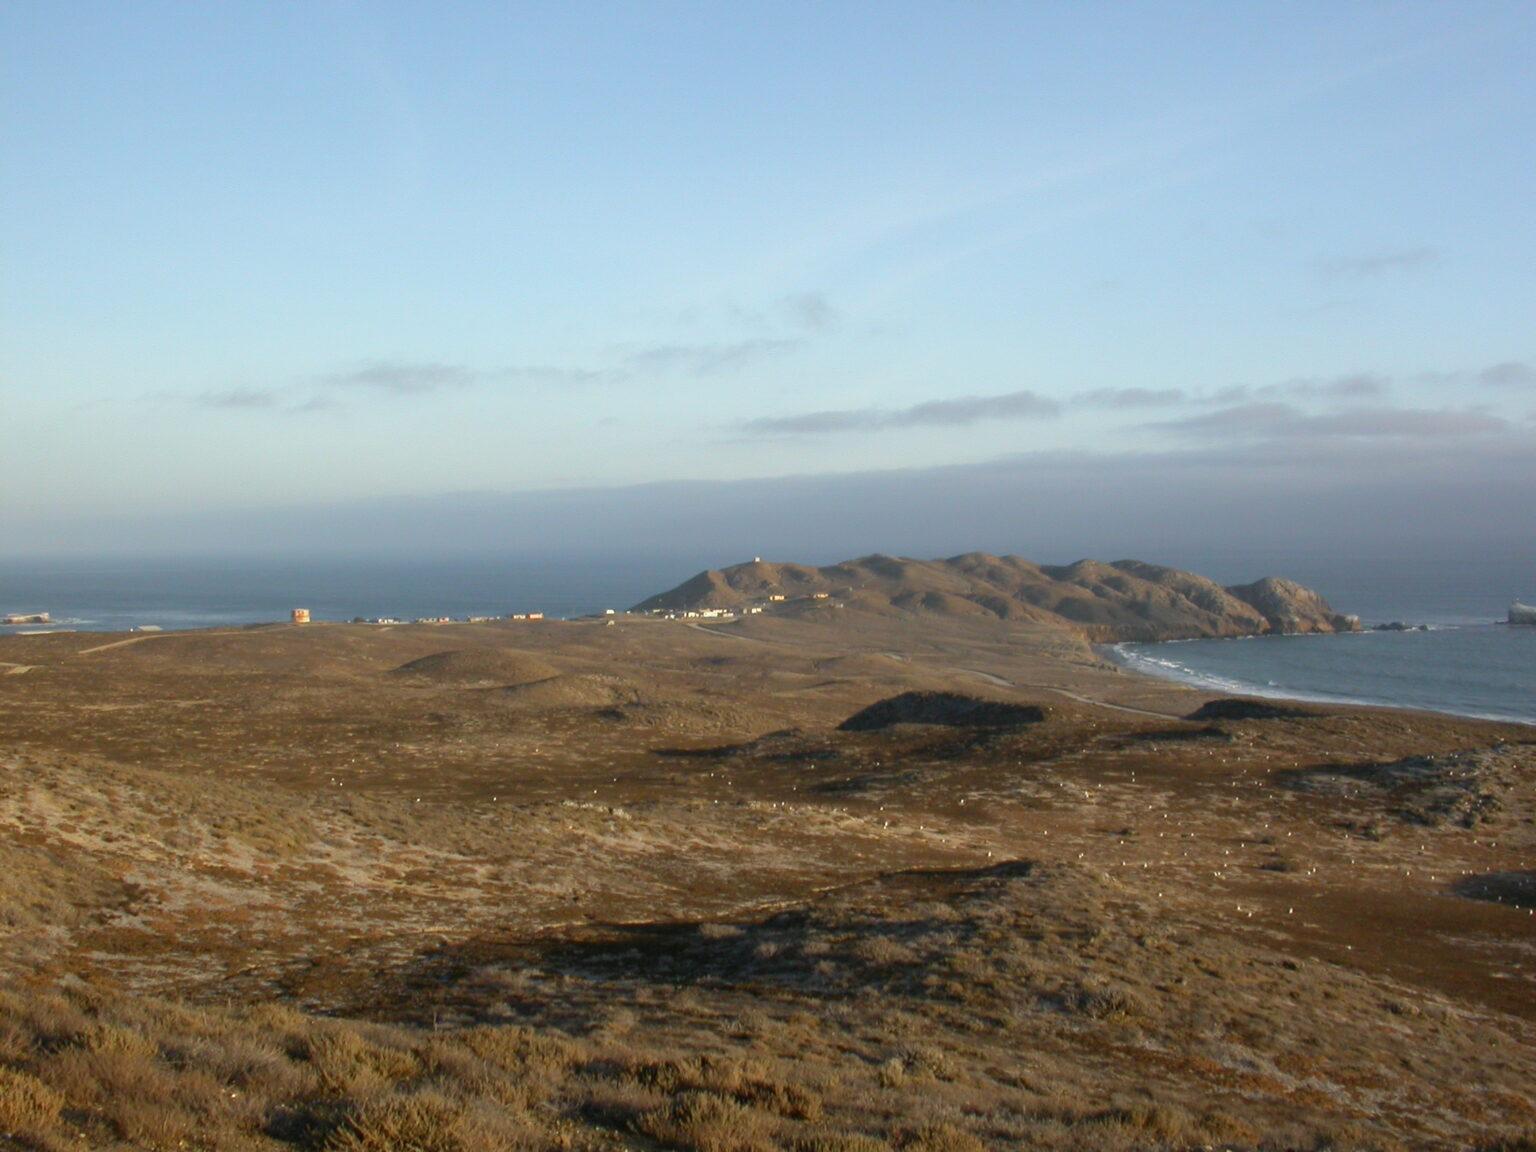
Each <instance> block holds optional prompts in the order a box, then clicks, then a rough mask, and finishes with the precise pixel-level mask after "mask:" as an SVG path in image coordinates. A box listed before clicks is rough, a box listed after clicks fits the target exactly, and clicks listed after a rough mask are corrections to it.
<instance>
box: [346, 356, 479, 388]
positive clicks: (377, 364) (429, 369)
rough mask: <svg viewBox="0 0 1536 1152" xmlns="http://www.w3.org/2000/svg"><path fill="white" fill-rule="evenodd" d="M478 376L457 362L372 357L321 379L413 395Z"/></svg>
mask: <svg viewBox="0 0 1536 1152" xmlns="http://www.w3.org/2000/svg"><path fill="white" fill-rule="evenodd" d="M480 378H481V376H480V374H478V373H475V372H472V371H470V370H469V369H468V368H465V367H463V366H462V365H458V364H438V363H413V362H410V361H397V360H375V361H371V362H370V363H367V364H364V365H362V366H361V367H358V368H354V369H352V370H350V371H347V372H333V373H331V374H330V375H328V376H324V377H322V378H321V379H320V383H321V384H322V385H323V386H325V387H328V388H368V389H373V390H375V391H377V392H383V393H388V394H390V395H394V396H412V395H419V394H421V393H424V392H438V391H441V390H443V389H445V388H462V387H465V386H466V385H469V384H473V383H475V382H476V381H477V380H479V379H480Z"/></svg>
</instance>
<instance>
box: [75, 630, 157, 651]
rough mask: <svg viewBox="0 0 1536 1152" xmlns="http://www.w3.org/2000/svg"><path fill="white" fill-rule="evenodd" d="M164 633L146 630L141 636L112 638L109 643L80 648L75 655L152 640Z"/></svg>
mask: <svg viewBox="0 0 1536 1152" xmlns="http://www.w3.org/2000/svg"><path fill="white" fill-rule="evenodd" d="M164 635H165V633H164V632H146V633H145V634H144V635H142V636H130V637H129V638H128V639H126V640H114V641H112V643H110V644H98V645H96V647H94V648H82V649H80V651H78V652H76V653H75V655H76V656H89V655H90V654H91V653H92V652H105V651H106V650H107V649H108V648H126V647H127V646H128V645H129V644H142V643H143V642H144V641H146V640H153V639H155V638H156V637H157V636H164Z"/></svg>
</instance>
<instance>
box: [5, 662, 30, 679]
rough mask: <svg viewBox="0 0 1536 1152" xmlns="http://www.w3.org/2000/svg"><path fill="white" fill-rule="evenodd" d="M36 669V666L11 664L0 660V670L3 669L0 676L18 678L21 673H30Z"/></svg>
mask: <svg viewBox="0 0 1536 1152" xmlns="http://www.w3.org/2000/svg"><path fill="white" fill-rule="evenodd" d="M36 667H37V665H36V664H11V663H8V662H7V661H5V660H0V669H3V671H0V676H20V675H21V674H22V673H23V672H30V671H32V669H34V668H36Z"/></svg>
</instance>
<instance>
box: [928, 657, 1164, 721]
mask: <svg viewBox="0 0 1536 1152" xmlns="http://www.w3.org/2000/svg"><path fill="white" fill-rule="evenodd" d="M950 671H951V672H963V673H965V674H966V675H967V676H978V677H980V678H981V679H983V680H985V681H986V682H987V683H988V684H996V685H997V686H998V687H1000V688H1032V689H1034V690H1036V691H1038V692H1054V693H1055V694H1056V695H1057V696H1065V697H1066V698H1067V699H1068V700H1075V701H1077V702H1078V703H1079V704H1087V705H1088V706H1089V707H1091V708H1108V709H1109V710H1110V711H1111V712H1124V713H1126V714H1127V715H1130V716H1151V717H1154V718H1156V719H1158V720H1182V719H1184V717H1182V716H1180V715H1179V714H1178V713H1176V712H1154V711H1152V710H1151V709H1150V708H1133V707H1132V706H1131V705H1129V704H1111V703H1109V701H1107V700H1096V699H1094V698H1093V697H1092V696H1084V695H1083V694H1082V693H1080V692H1071V691H1068V690H1067V689H1065V688H1057V687H1056V686H1055V685H1053V684H1023V683H1016V682H1014V681H1012V680H1004V679H1003V678H1002V677H1001V676H994V675H993V674H992V673H991V672H983V671H981V670H980V669H979V668H951V669H950Z"/></svg>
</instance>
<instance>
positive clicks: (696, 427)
mask: <svg viewBox="0 0 1536 1152" xmlns="http://www.w3.org/2000/svg"><path fill="white" fill-rule="evenodd" d="M1533 48H1536V8H1532V7H1531V6H1530V5H1528V4H1520V3H1493V2H1490V3H1472V4H1465V5H1456V6H1446V5H1438V4H1427V3H1422V4H1421V3H1393V4H1368V5H1355V6H1348V7H1343V8H1341V7H1339V6H1337V5H1329V4H1322V3H1305V4H1292V5H1284V6H1280V5H1252V6H1231V5H1221V4H1193V5H1180V6H1177V7H1172V6H1157V5H1149V6H1142V7H1129V6H1121V5H1087V6H1070V7H1023V6H1020V7H1010V6H997V7H990V8H970V9H954V8H946V7H938V6H934V7H926V6H922V5H890V6H884V5H882V6H879V7H859V6H852V5H849V6H835V7H830V8H829V7H824V6H813V5H799V4H791V5H773V6H746V7H737V8H733V9H731V10H730V11H729V12H726V11H723V10H720V9H717V8H714V7H711V6H704V5H692V4H676V5H673V4H667V5H635V6H602V7H598V6H593V7H588V8H581V9H574V10H572V9H553V8H549V9H546V8H536V7H516V6H513V7H504V6H498V5H481V4H468V5H462V6H457V7H455V8H454V9H452V10H449V11H446V12H445V11H441V10H439V9H435V8H429V7H427V6H424V5H417V4H409V3H386V4H378V5H370V6H366V7H361V6H351V5H345V4H317V5H311V6H303V7H291V8H276V9H274V8H270V7H267V6H258V5H238V4H237V5H221V6H219V7H217V8H206V7H199V6H191V5H183V4H175V3H168V2H157V3H146V4H142V5H135V6H134V7H133V8H132V9H127V8H120V7H117V6H112V5H105V4H94V3H82V4H75V5H66V6H24V5H22V6H11V7H9V8H7V9H6V10H5V11H3V12H0V147H3V148H4V149H5V151H6V154H7V155H8V156H9V157H11V158H12V159H13V161H14V162H13V163H11V164H9V165H7V166H5V168H4V169H3V170H0V202H3V203H4V205H5V208H4V209H3V210H0V261H3V266H4V269H5V271H4V273H3V275H0V401H3V403H4V406H5V407H4V413H5V415H4V419H5V422H6V427H7V443H6V449H5V451H4V452H3V453H0V558H4V557H12V558H15V557H23V556H33V557H43V556H58V555H76V556H89V555H97V556H110V555H123V554H128V553H132V552H139V553H144V554H167V555H169V554H207V555H221V554H226V555H235V554H252V553H263V552H274V553H284V554H298V553H306V554H316V555H334V556H344V555H360V554H367V553H382V554H390V555H411V554H432V553H444V554H446V553H454V552H466V551H467V552H505V553H509V554H511V553H529V554H532V553H534V552H538V551H540V550H542V551H544V552H558V553H561V554H567V555H574V554H599V553H601V554H608V555H619V554H623V553H642V552H643V553H647V554H659V553H664V552H667V551H669V550H670V551H673V552H681V553H686V554H689V555H695V554H699V555H721V556H732V555H734V556H741V555H753V554H768V553H773V554H776V555H778V556H781V557H783V558H786V559H802V558H815V559H829V558H842V557H845V556H849V555H854V554H858V553H861V552H869V551H886V552H901V553H906V554H911V555H922V556H937V555H947V554H952V553H955V552H960V551H967V550H971V549H984V550H991V551H1008V552H1018V553H1022V554H1026V555H1031V556H1038V557H1044V558H1061V557H1065V556H1075V555H1098V556H1121V555H1136V554H1151V555H1161V556H1174V557H1177V556H1181V555H1191V556H1195V555H1203V554H1211V553H1213V552H1216V551H1223V550H1224V551H1228V552H1238V553H1241V552H1253V551H1255V550H1259V549H1270V550H1273V551H1274V552H1275V553H1276V554H1281V555H1283V554H1286V553H1287V552H1289V553H1291V554H1301V553H1305V554H1313V555H1322V554H1344V553H1346V552H1349V551H1350V550H1353V552H1354V553H1356V554H1369V555H1378V556H1392V555H1400V556H1454V555H1458V554H1461V553H1466V552H1469V551H1471V552H1476V551H1478V550H1486V551H1489V552H1497V553H1499V554H1501V555H1508V556H1527V555H1532V553H1533V549H1536V544H1533V543H1532V542H1533V541H1536V328H1533V326H1532V324H1531V317H1532V316H1536V284H1533V281H1532V277H1531V274H1530V270H1531V268H1532V267H1536V218H1533V216H1532V214H1531V212H1530V210H1529V200H1530V197H1529V189H1530V183H1531V180H1530V173H1531V172H1532V171H1536V131H1533V129H1536V73H1533V71H1532V70H1531V69H1530V67H1529V60H1530V58H1531V55H1532V49H1533Z"/></svg>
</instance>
